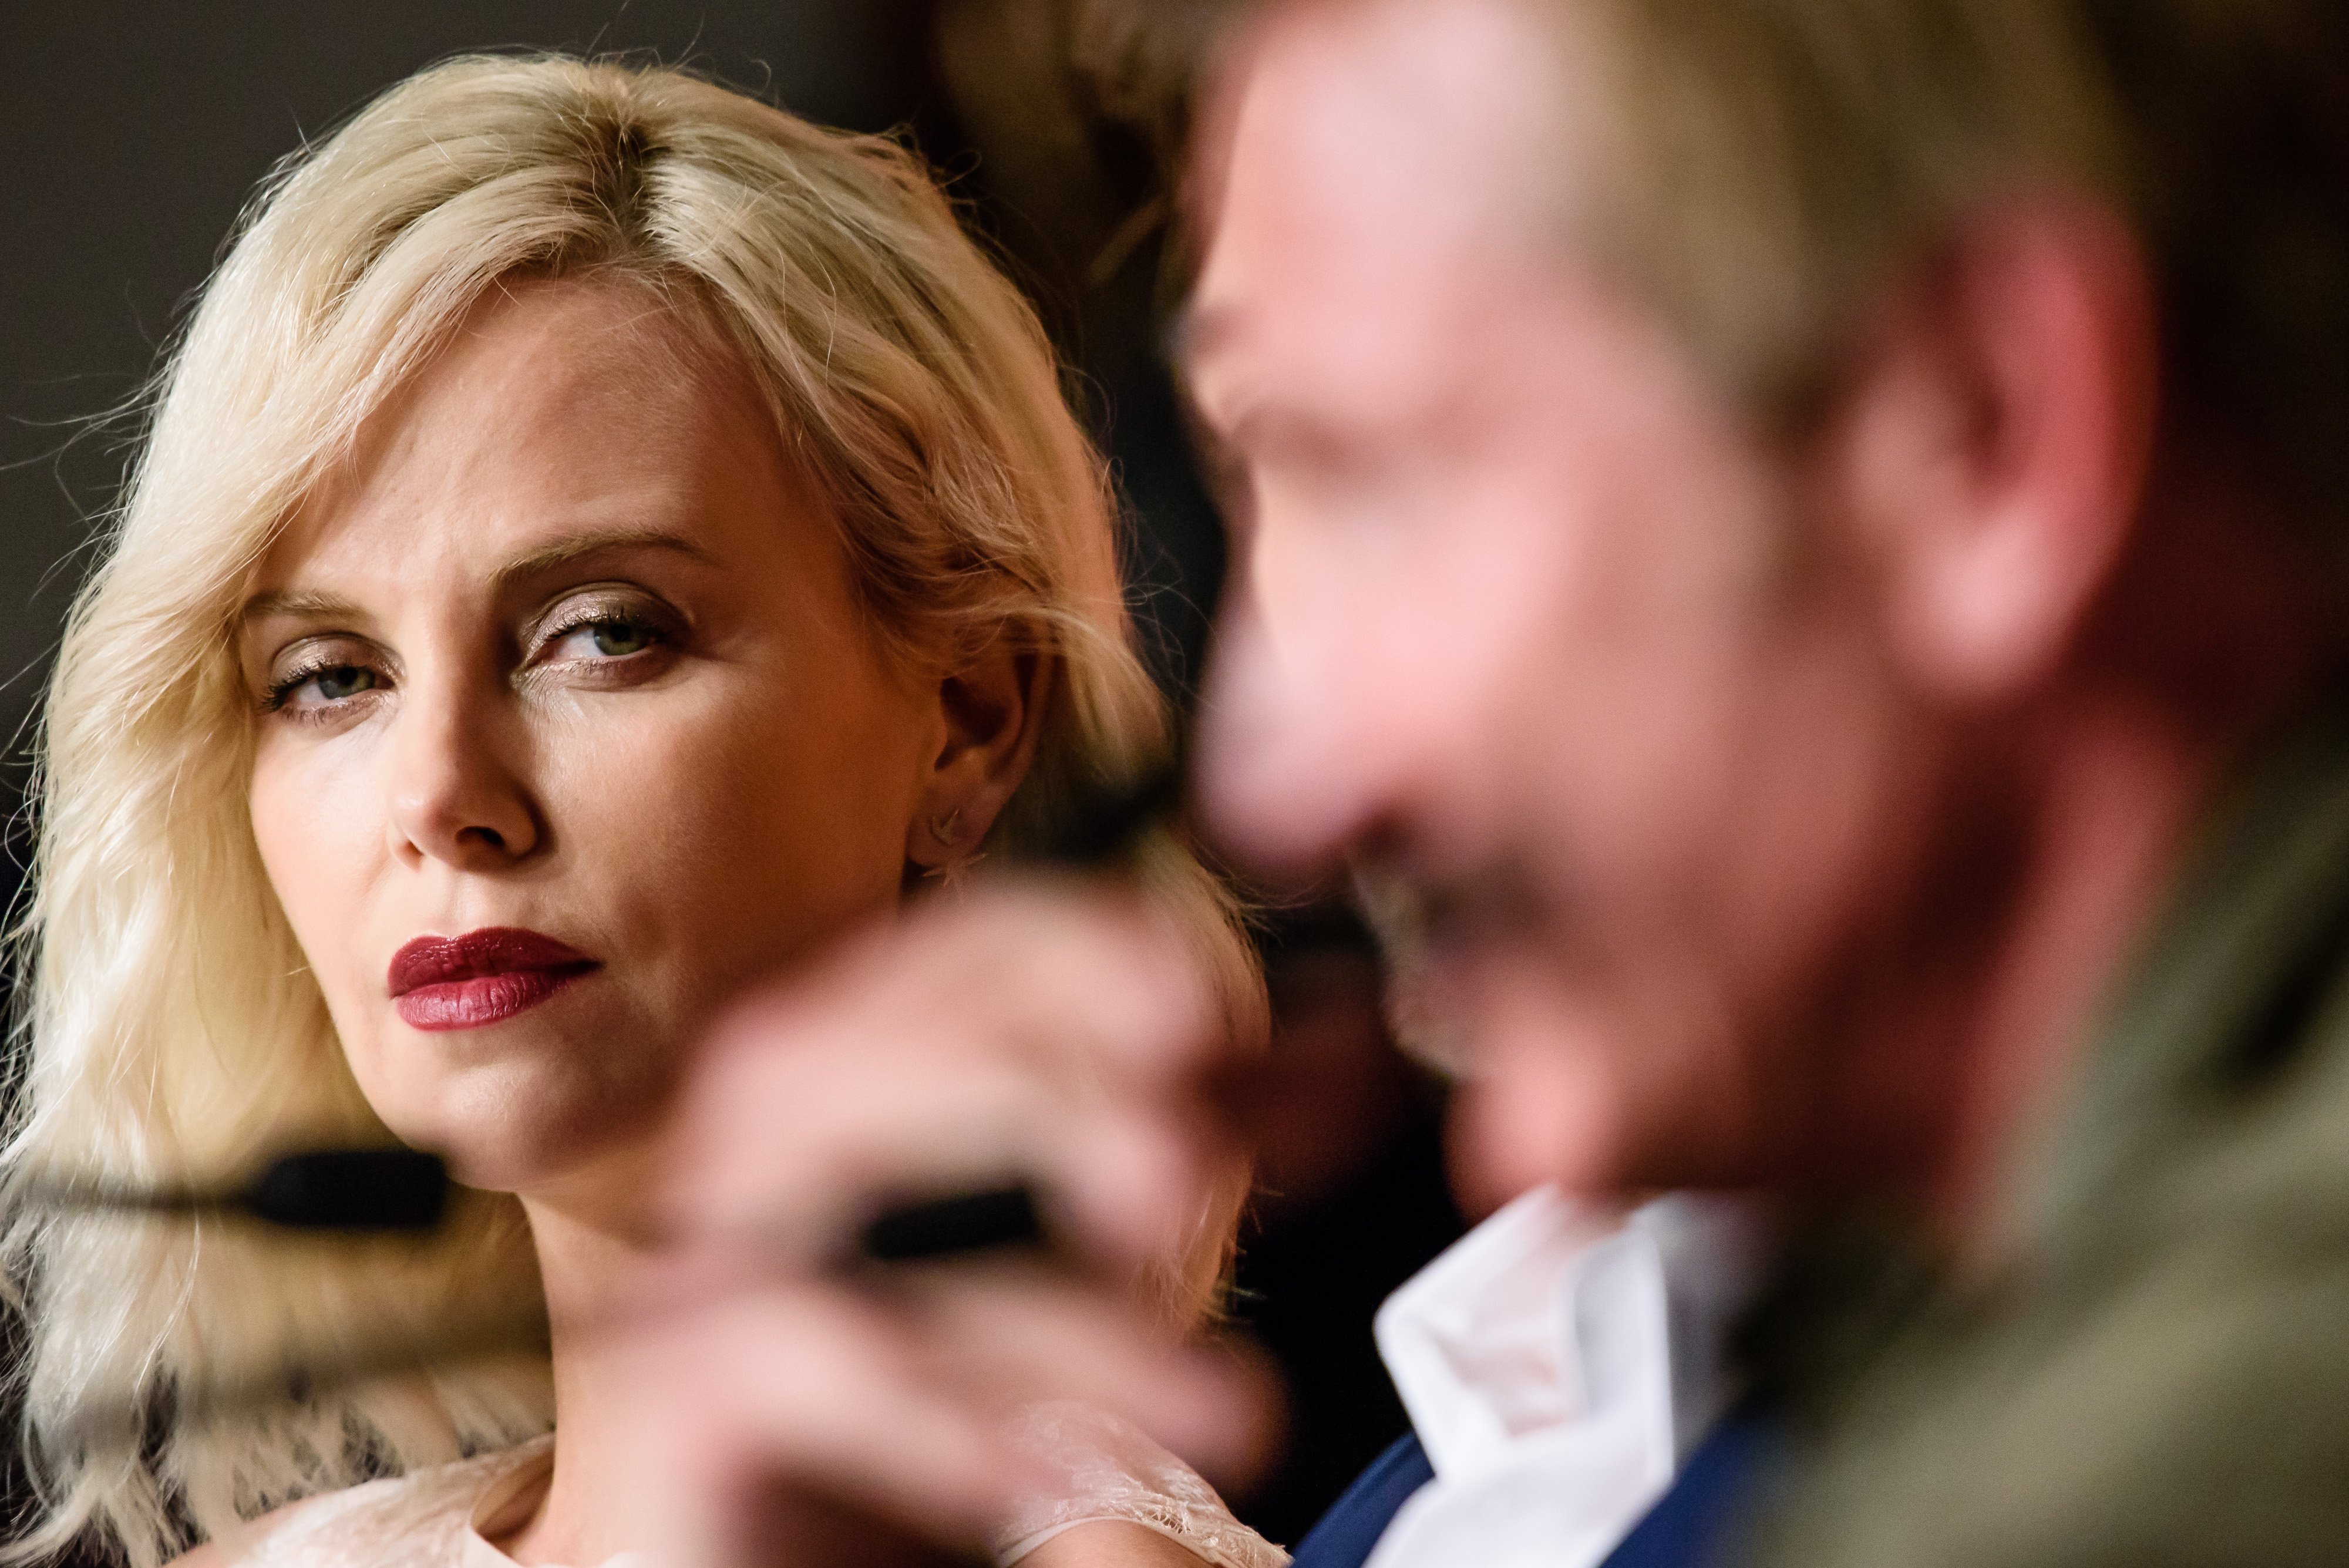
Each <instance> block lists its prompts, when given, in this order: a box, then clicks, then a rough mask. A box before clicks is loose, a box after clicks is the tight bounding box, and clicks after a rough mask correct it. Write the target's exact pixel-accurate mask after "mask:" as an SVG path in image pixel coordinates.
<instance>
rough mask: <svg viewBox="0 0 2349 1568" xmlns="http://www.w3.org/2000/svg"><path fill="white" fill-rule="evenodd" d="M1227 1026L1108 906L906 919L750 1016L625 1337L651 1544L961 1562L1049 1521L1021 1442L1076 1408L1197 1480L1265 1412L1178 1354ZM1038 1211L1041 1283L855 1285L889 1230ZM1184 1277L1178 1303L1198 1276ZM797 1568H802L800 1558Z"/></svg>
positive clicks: (673, 1179)
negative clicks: (652, 1527)
mask: <svg viewBox="0 0 2349 1568" xmlns="http://www.w3.org/2000/svg"><path fill="white" fill-rule="evenodd" d="M1222 1017H1223V1011H1222V1009H1221V1008H1220V1007H1219V1005H1218V1004H1217V1002H1216V997H1215V996H1214V994H1213V992H1212V989H1211V987H1210V985H1209V983H1208V981H1207V980H1206V977H1205V976H1204V975H1203V974H1202V973H1201V972H1200V971H1199V970H1198V968H1197V966H1196V965H1195V962H1194V961H1193V960H1192V959H1191V957H1190V956H1189V953H1188V951H1187V950H1186V949H1185V945H1184V944H1183V942H1182V940H1180V938H1179V937H1178V936H1176V935H1175V934H1174V932H1173V931H1171V930H1170V929H1165V928H1164V927H1162V926H1161V925H1160V924H1159V923H1158V922H1156V921H1155V920H1154V919H1152V918H1151V917H1150V916H1149V915H1148V914H1147V913H1146V912H1145V911H1144V910H1143V909H1142V908H1141V906H1140V905H1139V903H1138V902H1136V901H1134V900H1133V899H1131V898H1119V897H1113V896H1110V895H1105V894H1101V893H1093V892H1085V893H1076V892H1072V891H1070V890H1067V889H1061V888H1017V889H1005V890H997V891H993V892H990V893H988V894H987V895H985V896H982V897H977V898H971V899H968V900H967V901H964V902H960V903H957V904H956V905H953V906H951V907H942V908H935V909H928V910H924V911H921V912H920V913H918V914H916V916H915V917H913V918H912V919H908V920H906V921H905V922H903V923H901V924H900V925H898V926H896V927H895V928H893V929H890V930H888V931H885V932H883V933H879V934H876V935H874V936H872V937H870V938H868V939H866V940H863V941H862V942H861V943H859V944H857V945H855V946H854V947H852V948H850V949H849V950H845V951H843V953H841V954H840V955H838V957H837V958H836V960H835V961H833V962H831V963H829V964H828V965H826V966H824V967H823V969H821V970H820V971H817V972H814V973H812V974H810V975H808V976H806V977H804V978H803V979H802V980H801V981H799V982H798V983H796V984H794V985H792V986H791V987H789V988H786V989H784V990H781V991H779V992H775V993H772V994H771V995H768V996H765V997H763V998H761V999H760V1000H758V1001H756V1002H752V1003H751V1004H750V1005H749V1006H747V1007H745V1008H744V1009H742V1010H741V1011H740V1012H738V1013H736V1014H735V1015H734V1016H733V1017H732V1018H731V1019H730V1021H729V1022H728V1023H726V1024H725V1026H724V1027H723V1028H721V1029H720V1030H719V1033H718V1034H717V1037H716V1038H715V1039H714V1041H713V1043H712V1044H711V1046H710V1049H709V1055H708V1058H707V1059H706V1060H705V1061H704V1062H703V1063H702V1064H701V1065H700V1067H699V1070H698V1077H697V1080H696V1083H695V1085H694V1087H693V1089H692V1091H691V1092H690V1094H689V1096H688V1099H687V1102H686V1104H685V1106H684V1107H683V1110H682V1113H681V1116H680V1118H679V1122H678V1127H677V1128H676V1134H675V1137H674V1140H673V1143H672V1145H671V1163H670V1166H669V1171H668V1176H667V1189H666V1191H665V1192H664V1194H663V1195H662V1199H661V1208H662V1211H663V1213H664V1214H665V1216H666V1220H667V1238H668V1241H667V1247H666V1249H665V1254H664V1257H663V1259H662V1262H661V1266H660V1267H659V1268H658V1269H657V1271H656V1274H657V1278H656V1279H655V1280H654V1281H653V1282H651V1283H650V1285H649V1287H648V1289H647V1294H646V1299H645V1301H644V1303H643V1304H642V1311H641V1313H640V1314H638V1315H637V1316H636V1322H635V1327H634V1328H633V1329H632V1331H631V1332H632V1334H633V1337H634V1344H633V1345H632V1347H631V1354H632V1355H633V1357H634V1359H635V1361H636V1371H637V1374H638V1376H637V1381H636V1387H637V1389H638V1392H639V1396H640V1404H641V1408H642V1412H643V1415H642V1420H643V1427H642V1432H643V1439H644V1441H643V1452H644V1454H645V1462H646V1465H647V1472H648V1473H647V1479H648V1480H650V1482H651V1483H652V1484H650V1485H649V1486H647V1489H646V1491H647V1496H650V1497H655V1498H658V1499H661V1500H662V1503H661V1505H660V1506H662V1507H664V1508H667V1509H669V1510H670V1513H669V1515H668V1517H667V1518H665V1519H663V1520H661V1521H657V1526H658V1528H657V1532H656V1533H654V1534H652V1535H650V1536H648V1539H657V1540H663V1541H667V1542H672V1543H674V1544H676V1545H678V1546H679V1547H681V1548H682V1549H683V1553H684V1556H685V1560H688V1561H691V1562H694V1563H707V1564H717V1563H748V1562H753V1561H802V1560H803V1561H818V1560H821V1561H823V1562H826V1563H835V1562H845V1561H855V1560H859V1559H854V1558H850V1557H846V1556H843V1554H842V1553H843V1551H844V1550H845V1540H844V1537H843V1524H842V1520H843V1511H847V1513H848V1514H849V1515H853V1516H854V1517H855V1518H858V1519H861V1520H864V1521H869V1522H870V1533H869V1534H867V1533H866V1532H864V1529H863V1528H862V1527H856V1528H848V1529H847V1531H846V1533H847V1534H848V1535H854V1536H859V1537H860V1538H862V1539H864V1541H865V1542H866V1543H867V1544H870V1545H872V1546H873V1547H874V1550H875V1551H876V1552H880V1553H881V1554H880V1555H878V1556H875V1557H874V1558H873V1559H872V1560H873V1561H876V1562H882V1561H885V1562H915V1561H921V1560H922V1559H921V1558H920V1557H918V1556H916V1555H909V1554H908V1553H909V1552H910V1551H911V1548H910V1547H909V1546H908V1545H907V1544H905V1542H902V1541H901V1542H895V1543H891V1544H883V1542H882V1537H883V1535H884V1534H885V1533H886V1532H888V1531H892V1530H903V1531H905V1532H911V1534H912V1536H913V1537H918V1538H919V1539H921V1540H923V1541H926V1542H936V1543H939V1544H940V1545H942V1546H944V1547H947V1548H949V1549H952V1550H958V1551H964V1552H969V1551H975V1550H977V1549H978V1548H979V1547H980V1546H981V1545H982V1544H983V1543H984V1542H985V1541H986V1539H987V1536H988V1532H989V1530H990V1528H991V1527H992V1526H993V1525H994V1523H995V1522H996V1521H998V1520H999V1517H1000V1516H1001V1515H1002V1513H1003V1512H1004V1510H1005V1507H1006V1505H1007V1502H1008V1501H1009V1500H1010V1499H1011V1498H1013V1497H1014V1496H1017V1495H1019V1494H1020V1493H1022V1492H1032V1491H1039V1490H1046V1491H1049V1490H1050V1489H1052V1488H1053V1487H1054V1486H1056V1485H1057V1484H1059V1482H1060V1480H1061V1478H1060V1477H1058V1476H1056V1475H1053V1474H1050V1473H1042V1469H1041V1467H1040V1465H1039V1463H1038V1462H1037V1461H1035V1460H1033V1459H1023V1458H1021V1456H1020V1455H1019V1453H1018V1452H1016V1451H1015V1450H1014V1449H1013V1448H1012V1446H1011V1445H1009V1443H1008V1442H1007V1441H1006V1440H1005V1435H1004V1427H1005V1422H1006V1420H1007V1417H1009V1415H1010V1414H1011V1413H1012V1412H1014V1411H1015V1410H1017V1409H1019V1407H1023V1406H1026V1405H1029V1404H1031V1403H1033V1402H1036V1401H1039V1400H1045V1399H1075V1400H1081V1401H1084V1402H1086V1403H1088V1404H1092V1405H1094V1406H1097V1407H1101V1408H1102V1409H1105V1410H1109V1411H1112V1412H1114V1413H1117V1414H1119V1415H1122V1416H1123V1417H1126V1418H1127V1419H1130V1420H1132V1421H1133V1422H1134V1423H1135V1424H1136V1425H1138V1426H1140V1427H1142V1428H1143V1429H1145V1430H1146V1431H1149V1432H1150V1433H1151V1434H1152V1435H1154V1437H1156V1438H1158V1439H1159V1440H1160V1441H1162V1442H1164V1444H1165V1445H1166V1446H1167V1447H1169V1448H1171V1449H1174V1450H1175V1451H1176V1452H1178V1453H1181V1454H1183V1455H1184V1456H1185V1457H1186V1458H1189V1459H1192V1460H1193V1461H1194V1462H1195V1463H1196V1464H1198V1465H1199V1467H1200V1468H1201V1469H1204V1470H1206V1471H1208V1472H1210V1473H1217V1472H1222V1473H1229V1472H1230V1470H1231V1469H1233V1467H1234V1466H1235V1465H1237V1464H1238V1463H1240V1462H1242V1460H1243V1459H1244V1457H1245V1456H1246V1455H1247V1452H1248V1450H1249V1449H1251V1448H1252V1446H1254V1445H1255V1444H1256V1442H1257V1438H1258V1435H1259V1432H1260V1428H1261V1427H1262V1424H1263V1423H1262V1412H1263V1410H1264V1408H1265V1407H1266V1400H1265V1398H1264V1397H1263V1389H1262V1382H1261V1379H1260V1378H1257V1377H1256V1376H1253V1375H1251V1374H1250V1373H1249V1372H1248V1371H1247V1370H1246V1369H1245V1367H1244V1365H1243V1363H1242V1362H1241V1361H1240V1360H1239V1359H1238V1358H1237V1357H1235V1356H1232V1355H1227V1354H1225V1353H1220V1352H1216V1351H1211V1350H1203V1349H1200V1348H1198V1347H1196V1346H1195V1345H1185V1328H1186V1327H1187V1325H1188V1323H1189V1321H1190V1319H1191V1318H1192V1317H1193V1316H1194V1315H1195V1314H1194V1310H1193V1309H1194V1306H1195V1302H1194V1301H1178V1300H1175V1299H1173V1298H1174V1297H1175V1296H1177V1295H1179V1294H1182V1293H1183V1291H1182V1290H1181V1287H1180V1286H1179V1285H1178V1284H1177V1282H1178V1281H1180V1280H1181V1279H1183V1278H1184V1277H1185V1272H1186V1271H1185V1266H1184V1265H1185V1261H1186V1260H1187V1259H1192V1258H1193V1255H1194V1254H1195V1253H1196V1252H1197V1251H1198V1250H1199V1248H1200V1247H1201V1246H1202V1245H1207V1246H1213V1247H1216V1248H1220V1244H1221V1238H1220V1237H1219V1236H1210V1235H1205V1234H1203V1233H1202V1228H1203V1224H1205V1223H1206V1221H1205V1220H1204V1218H1203V1217H1205V1216H1207V1215H1209V1214H1211V1213H1213V1212H1216V1200H1215V1196H1214V1194H1215V1191H1216V1185H1217V1183H1218V1181H1219V1180H1222V1181H1228V1179H1229V1175H1230V1168H1231V1166H1230V1162H1231V1161H1232V1160H1233V1159H1234V1158H1237V1157H1236V1156H1235V1155H1234V1154H1233V1152H1232V1151H1231V1150H1230V1149H1229V1147H1227V1146H1226V1144H1225V1142H1224V1141H1223V1139H1222V1137H1221V1135H1220V1133H1219V1131H1218V1128H1217V1127H1216V1121H1215V1118H1214V1117H1213V1116H1211V1115H1210V1114H1209V1113H1208V1111H1207V1110H1206V1104H1205V1101H1204V1099H1203V1097H1202V1095H1201V1088H1202V1086H1203V1085H1205V1084H1206V1082H1207V1081H1208V1080H1209V1079H1210V1078H1211V1077H1212V1076H1213V1075H1214V1074H1215V1072H1216V1069H1217V1068H1219V1067H1220V1066H1221V1065H1223V1064H1224V1062H1223V1057H1224V1054H1226V1051H1227V1050H1228V1049H1229V1046H1228V1043H1227V1042H1226V1040H1224V1039H1223V1038H1222V1037H1221V1034H1222V1031H1221V1026H1220V1022H1219V1021H1220V1020H1221V1018H1222ZM1006 1181H1019V1182H1024V1183H1026V1184H1027V1185H1029V1186H1030V1188H1031V1189H1033V1190H1034V1192H1035V1193H1036V1194H1037V1198H1038V1204H1039V1208H1040V1211H1041V1213H1042V1216H1043V1220H1044V1224H1045V1228H1046V1230H1047V1231H1048V1233H1049V1237H1050V1251H1048V1252H1041V1253H1039V1252H1034V1251H1003V1252H1001V1253H999V1254H993V1255H988V1254H981V1255H976V1256H971V1257H968V1258H964V1259H959V1260H956V1261H952V1262H931V1263H912V1264H898V1265H888V1266H884V1265H878V1264H870V1263H864V1264H860V1263H857V1262H854V1260H853V1258H852V1257H851V1256H850V1252H851V1249H852V1244H853V1241H854V1236H855V1234H856V1232H857V1231H858V1229H859V1228H860V1227H861V1226H862V1224H863V1223H864V1221H865V1220H869V1219H870V1218H871V1217H872V1216H873V1214H874V1212H875V1211H876V1210H878V1209H879V1208H880V1207H882V1206H884V1205H886V1204H889V1203H893V1202H901V1201H905V1200H908V1199H921V1198H925V1197H933V1196H937V1195H941V1194H947V1193H954V1192H964V1191H972V1190H980V1189H988V1188H994V1187H1000V1186H1002V1185H1003V1184H1004V1183H1005V1182H1006ZM1189 1272H1192V1273H1194V1274H1195V1273H1196V1272H1197V1271H1195V1270H1192V1271H1189ZM811 1552H812V1553H815V1554H814V1555H809V1553H811Z"/></svg>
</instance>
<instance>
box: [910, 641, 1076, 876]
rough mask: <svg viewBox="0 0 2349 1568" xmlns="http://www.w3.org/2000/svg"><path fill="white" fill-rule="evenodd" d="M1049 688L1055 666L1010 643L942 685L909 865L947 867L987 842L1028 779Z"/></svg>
mask: <svg viewBox="0 0 2349 1568" xmlns="http://www.w3.org/2000/svg"><path fill="white" fill-rule="evenodd" d="M1051 686H1052V661H1051V660H1050V659H1048V658H1046V657H1045V656H1044V655H1043V654H1041V653H1039V652H1038V651H1036V649H1033V648H1032V647H1029V646H1027V645H1026V644H1025V643H1024V641H1023V640H1022V639H1013V638H1009V637H1000V638H997V639H994V640H993V641H992V642H990V643H989V644H988V646H987V647H986V648H985V649H981V650H980V651H979V652H978V654H977V655H976V656H974V657H973V658H971V659H969V660H968V661H967V662H965V663H964V664H962V665H961V666H960V667H959V668H957V669H956V670H952V671H950V672H949V673H947V675H946V676H944V677H942V678H941V679H940V680H939V681H938V717H939V726H938V733H939V735H940V741H939V744H938V749H937V751H936V753H935V754H934V755H933V756H932V757H931V758H930V761H929V773H928V776H927V777H926V779H925V780H924V781H923V784H922V792H921V804H920V809H919V810H917V811H916V814H915V816H914V821H913V823H912V824H911V826H908V827H907V829H906V832H905V858H906V859H908V860H910V861H912V862H914V863H915V864H916V865H917V866H921V867H925V868H935V867H944V866H949V865H952V864H953V863H954V862H955V861H957V860H959V859H961V858H963V857H965V856H967V855H968V854H969V853H970V851H971V850H972V848H973V847H975V846H977V845H978V841H979V840H980V839H982V838H984V837H986V836H987V832H988V828H990V827H992V826H994V825H995V818H996V816H997V815H998V814H999V813H1000V812H1001V811H1002V810H1003V807H1004V805H1005V803H1007V802H1009V800H1010V799H1011V795H1012V792H1013V791H1015V790H1017V789H1018V788H1019V784H1020V781H1021V780H1022V779H1024V778H1026V777H1027V776H1028V765H1029V763H1030V762H1032V761H1034V759H1035V756H1036V741H1037V737H1038V735H1039V734H1040V732H1041V730H1042V728H1043V722H1044V709H1045V705H1046V702H1047V700H1048V699H1049V698H1050V695H1051Z"/></svg>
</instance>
